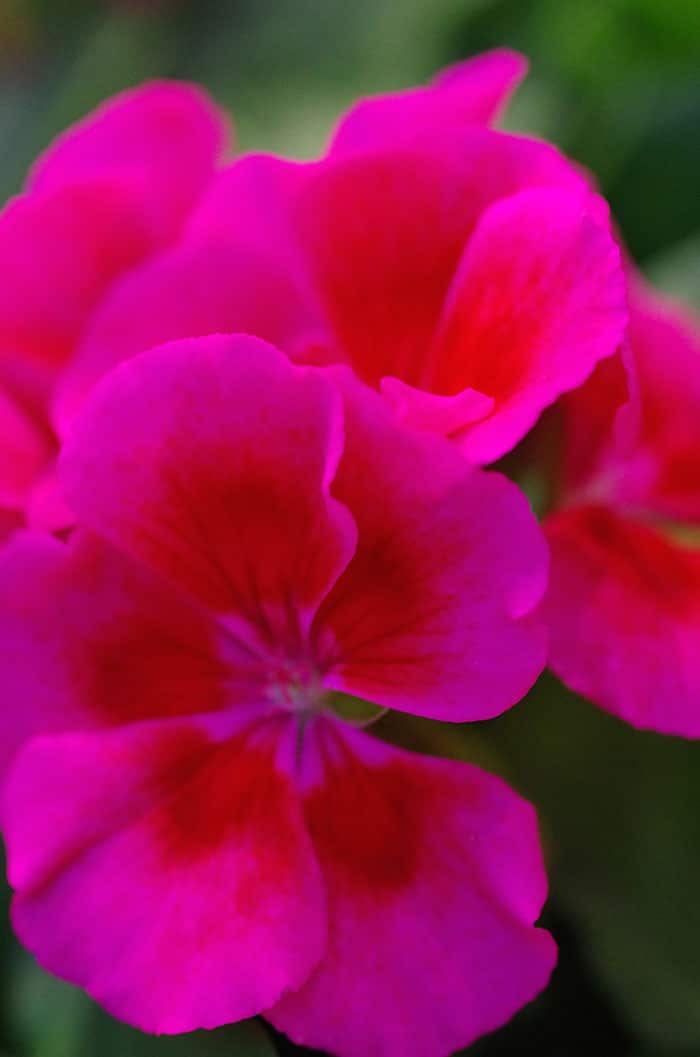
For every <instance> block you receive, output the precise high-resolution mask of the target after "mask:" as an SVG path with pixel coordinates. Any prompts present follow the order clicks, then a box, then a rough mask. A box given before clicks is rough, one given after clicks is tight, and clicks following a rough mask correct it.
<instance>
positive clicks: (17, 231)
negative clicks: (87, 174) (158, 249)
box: [0, 174, 157, 365]
mask: <svg viewBox="0 0 700 1057" xmlns="http://www.w3.org/2000/svg"><path fill="white" fill-rule="evenodd" d="M151 220H152V218H151V217H150V216H149V214H148V213H147V212H145V211H143V210H142V209H141V207H140V201H139V194H138V188H137V187H135V186H134V183H133V180H132V179H131V178H130V176H129V174H127V176H126V177H124V176H123V175H121V174H118V175H116V176H113V175H111V174H107V175H105V176H103V177H100V178H96V179H94V180H93V181H92V182H90V183H82V184H74V185H69V186H67V187H61V186H59V187H56V188H51V189H49V190H47V191H46V192H45V193H41V194H38V193H37V194H33V195H24V196H22V197H20V198H17V199H15V200H14V201H12V202H10V204H9V205H8V206H6V208H5V209H4V210H3V212H2V213H1V214H0V269H1V270H2V273H3V276H4V279H3V283H2V287H1V288H0V344H1V345H2V347H3V348H4V349H8V350H10V351H11V352H14V353H17V354H21V355H23V356H28V357H31V358H32V359H34V360H36V361H38V362H40V363H48V364H55V365H60V364H61V363H62V362H64V361H65V360H66V358H67V357H68V356H69V355H70V353H71V352H72V350H73V347H74V345H75V342H76V341H77V339H78V337H79V335H80V332H81V330H82V328H83V326H84V325H85V321H86V319H87V317H88V314H89V313H90V312H91V311H92V309H93V308H94V307H95V305H96V304H97V302H98V300H99V298H100V297H101V296H102V295H103V293H104V291H105V290H106V288H107V287H108V286H109V284H110V283H111V282H112V281H113V280H114V279H115V278H116V277H117V276H118V275H119V274H121V272H123V271H124V270H125V269H127V268H129V267H133V265H134V264H136V263H138V262H139V261H141V260H142V259H143V258H144V256H145V255H146V254H147V253H149V252H150V251H151V250H152V249H153V246H154V244H155V242H156V241H157V237H156V232H155V231H154V228H153V225H152V222H151Z"/></svg>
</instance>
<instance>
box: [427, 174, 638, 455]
mask: <svg viewBox="0 0 700 1057" xmlns="http://www.w3.org/2000/svg"><path fill="white" fill-rule="evenodd" d="M626 322H627V309H626V296H625V281H624V276H623V273H622V267H621V263H620V253H619V250H618V247H617V245H616V243H615V242H614V240H613V238H612V236H611V234H610V233H609V232H608V231H607V230H606V229H604V228H602V227H601V226H599V224H598V223H597V222H596V220H594V219H593V216H592V214H591V212H590V210H589V208H588V204H587V201H586V199H585V198H584V197H583V196H582V195H581V194H573V193H572V192H570V191H562V190H559V189H547V190H544V189H538V190H528V191H523V192H521V193H520V194H518V195H513V196H512V197H510V198H507V199H505V200H504V201H502V202H499V203H497V204H495V205H493V206H492V207H491V208H490V209H489V210H487V211H486V212H485V213H484V215H483V217H482V218H481V221H480V223H479V225H478V227H477V229H476V231H475V233H474V236H473V238H472V239H471V241H470V243H469V245H468V246H467V249H466V252H465V255H464V258H463V260H462V263H461V265H460V268H459V270H458V272H457V275H456V277H455V279H454V282H453V285H452V289H451V291H450V293H449V295H448V299H447V302H446V306H445V309H444V315H443V320H442V324H441V329H440V331H439V333H438V335H437V338H436V342H435V347H434V349H433V357H434V373H433V375H432V378H431V388H433V389H434V390H435V391H436V392H440V393H447V394H449V393H459V392H461V391H462V390H463V389H466V388H472V389H476V390H478V391H479V392H480V393H484V394H486V395H488V396H491V397H493V398H494V400H495V402H496V404H495V407H494V410H493V412H492V414H491V415H490V416H489V418H488V419H486V420H484V421H483V422H480V423H477V424H476V425H474V426H472V427H471V428H468V429H465V431H464V433H463V435H462V436H461V437H459V436H458V438H457V439H458V440H459V443H460V447H461V448H462V450H463V452H464V454H465V455H467V457H468V458H470V459H471V460H473V461H474V462H477V463H482V462H490V461H492V460H494V459H496V458H498V457H500V456H501V455H504V454H505V453H506V452H507V451H509V450H510V448H512V447H513V445H514V444H515V443H516V442H517V441H518V440H520V439H521V437H522V436H523V434H524V433H525V432H526V431H527V430H528V429H530V428H531V427H532V425H533V424H534V422H535V421H536V419H537V418H538V416H539V414H540V412H541V411H542V410H543V409H544V408H545V407H546V406H547V405H548V404H551V403H553V402H554V400H555V399H556V398H557V397H558V396H559V395H560V394H561V393H563V392H566V391H567V390H569V389H573V388H575V387H576V386H578V385H580V384H581V383H582V382H583V381H585V379H586V378H587V377H588V375H589V374H590V373H591V371H592V370H593V368H594V367H595V365H596V363H598V361H599V360H601V359H604V358H605V357H607V356H610V355H612V354H613V353H614V352H616V351H617V349H618V348H619V346H620V342H621V340H622V337H623V333H624V328H625V324H626ZM467 425H468V423H467Z"/></svg>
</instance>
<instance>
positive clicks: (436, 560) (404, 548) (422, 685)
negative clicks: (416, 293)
mask: <svg viewBox="0 0 700 1057" xmlns="http://www.w3.org/2000/svg"><path fill="white" fill-rule="evenodd" d="M331 375H332V377H334V379H335V380H336V383H337V384H338V385H339V386H340V387H341V388H342V389H343V392H344V396H345V401H346V441H345V451H344V455H343V458H342V460H341V462H340V466H339V468H338V473H337V475H336V479H335V481H334V484H333V494H334V495H335V496H336V497H337V498H338V499H340V500H341V502H342V503H343V504H345V505H346V506H347V507H348V508H349V509H350V511H351V513H352V515H353V517H354V519H355V521H356V523H357V526H358V529H359V541H358V547H357V552H356V554H355V556H354V558H353V559H352V561H351V562H350V564H349V566H348V567H347V569H346V570H345V572H344V573H343V575H342V576H341V577H340V579H339V580H338V582H337V583H336V585H335V586H334V587H333V588H332V590H331V592H330V593H329V595H328V597H327V598H326V600H325V602H324V603H323V606H322V607H321V610H320V612H319V615H318V618H317V621H316V626H315V630H316V636H317V639H318V643H319V646H318V649H319V652H320V653H321V655H324V656H325V658H326V663H327V664H329V665H330V666H331V670H330V672H329V673H328V675H327V676H326V685H328V686H330V687H332V688H334V689H336V690H342V691H346V692H348V693H351V694H357V695H359V696H361V697H366V698H368V699H369V700H372V701H376V702H378V703H380V704H383V705H386V706H388V707H390V708H397V709H401V710H403V711H407V712H413V713H416V714H419V715H427V716H433V717H435V718H440V719H450V720H468V719H485V718H488V717H490V716H494V715H497V714H498V713H500V712H502V711H503V710H504V709H506V708H509V707H510V706H511V705H513V704H515V702H516V701H518V700H519V699H520V698H521V697H522V696H523V695H524V694H525V693H526V692H527V690H528V689H529V688H530V686H531V685H532V684H533V682H534V681H535V679H536V678H537V676H538V675H539V673H540V672H541V670H542V667H543V665H544V657H545V643H544V637H543V629H542V627H541V624H540V623H539V621H537V620H534V619H533V618H532V615H531V614H532V610H533V607H534V606H535V605H536V604H537V603H538V601H539V599H540V598H541V595H542V592H543V590H544V586H545V582H546V574H547V554H546V549H545V546H544V540H543V538H542V535H541V532H540V529H539V527H538V525H537V523H536V521H535V519H534V517H533V516H532V513H531V511H530V509H529V507H528V504H527V501H526V500H525V497H524V496H523V495H522V494H521V493H520V492H519V491H518V489H517V488H516V487H515V486H514V485H512V484H511V483H510V482H508V481H506V480H505V478H502V477H501V476H500V475H497V474H486V473H483V472H482V471H477V470H473V469H471V468H470V467H469V466H468V465H467V464H466V463H465V461H464V460H463V459H462V458H461V456H460V455H459V454H458V453H457V451H456V450H455V449H454V448H453V447H452V446H451V445H450V444H448V443H447V442H446V441H444V440H443V439H442V438H439V437H431V436H429V435H427V434H420V433H417V432H413V431H410V430H407V429H405V428H403V427H401V426H399V425H398V424H397V423H396V422H395V420H394V418H393V417H392V415H391V414H390V411H389V409H388V408H387V406H386V404H385V403H384V401H382V400H381V399H380V398H379V397H378V396H377V395H376V394H374V393H372V392H371V391H370V390H369V389H367V388H365V387H364V386H362V385H361V384H360V383H359V382H357V381H355V380H354V379H353V377H352V375H351V374H350V372H349V371H347V369H344V368H335V369H331ZM514 539H517V541H518V545H517V547H514V546H513V540H514Z"/></svg>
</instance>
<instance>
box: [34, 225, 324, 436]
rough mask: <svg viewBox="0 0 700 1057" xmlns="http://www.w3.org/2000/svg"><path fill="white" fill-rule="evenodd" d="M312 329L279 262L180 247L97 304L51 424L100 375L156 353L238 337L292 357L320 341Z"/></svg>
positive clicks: (253, 254)
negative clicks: (198, 340) (214, 337)
mask: <svg viewBox="0 0 700 1057" xmlns="http://www.w3.org/2000/svg"><path fill="white" fill-rule="evenodd" d="M318 325H319V324H318V318H317V317H315V316H314V315H313V314H312V313H311V312H310V311H309V310H308V308H307V307H306V305H305V302H304V298H303V296H302V295H301V293H300V291H299V288H298V286H297V285H296V283H295V280H294V277H293V274H292V272H291V271H289V270H287V269H286V268H285V267H284V265H283V263H282V262H278V261H276V260H274V259H271V260H270V259H267V258H266V257H264V256H263V255H262V254H261V253H259V252H257V251H255V250H247V249H246V248H245V247H243V246H229V245H227V244H225V243H222V242H220V241H218V242H217V241H214V242H198V243H196V244H194V245H192V244H185V245H184V246H181V247H178V248H177V249H174V250H172V251H170V252H168V253H165V254H162V255H160V256H158V257H156V258H155V259H154V260H152V261H148V262H147V263H146V264H144V265H143V266H142V267H141V268H138V269H136V270H134V271H133V272H131V273H130V274H129V275H127V276H126V277H125V279H124V280H123V281H122V282H120V283H119V284H117V285H116V286H115V288H114V289H113V290H112V291H111V293H110V294H108V295H107V297H106V298H105V299H104V301H103V303H102V304H101V305H100V307H99V308H98V309H97V311H96V313H95V315H94V317H93V319H92V321H91V324H90V327H89V329H88V330H87V333H86V335H85V338H84V340H83V342H82V344H81V346H80V350H79V352H78V355H77V357H76V358H75V360H74V362H73V363H72V364H71V365H70V366H69V367H68V369H67V371H66V372H65V374H64V375H63V377H62V379H61V381H60V383H59V387H58V393H57V399H56V405H55V418H56V421H57V424H58V426H59V428H60V429H61V431H62V432H63V431H65V429H66V427H67V425H68V423H69V422H70V421H71V419H72V418H73V417H74V415H75V413H76V412H77V411H78V410H79V408H80V407H81V406H82V404H83V403H84V401H85V399H86V397H87V396H88V395H89V393H90V391H91V390H92V388H93V386H94V385H95V383H96V382H97V381H98V379H99V378H101V377H102V375H103V374H105V373H106V372H107V371H108V370H110V369H111V368H112V367H114V366H115V365H116V364H118V363H120V362H121V361H122V360H125V359H128V358H129V357H130V356H133V355H134V354H135V353H138V352H143V351H145V350H146V349H149V348H152V347H153V346H155V345H160V344H162V343H163V342H166V341H172V340H175V339H178V338H193V337H202V336H205V335H208V334H214V333H217V332H218V333H230V332H233V331H241V332H244V333H249V334H255V335H256V336H257V337H262V338H265V339H266V340H269V341H272V342H273V343H274V344H276V345H277V346H279V347H281V348H285V349H288V350H289V351H295V350H298V349H300V348H301V347H302V346H310V345H313V344H317V343H319V342H320V341H321V340H322V339H321V338H320V337H319V336H318V334H317V328H318Z"/></svg>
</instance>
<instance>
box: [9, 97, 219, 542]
mask: <svg viewBox="0 0 700 1057" xmlns="http://www.w3.org/2000/svg"><path fill="white" fill-rule="evenodd" d="M227 144H228V124H227V121H226V119H225V118H224V116H223V115H222V114H221V113H220V112H219V111H217V110H216V108H215V107H214V105H213V104H212V103H211V102H210V101H209V100H208V99H207V97H206V96H205V95H204V93H203V92H201V91H200V90H199V89H197V88H194V87H190V86H188V85H185V84H175V83H168V82H162V83H153V84H149V85H145V86H143V87H142V88H138V89H136V90H133V91H130V92H125V93H124V94H123V95H121V96H117V97H116V98H115V99H113V100H111V101H110V102H109V103H107V104H105V105H104V106H102V107H100V108H99V109H98V110H97V111H96V112H95V113H94V114H92V115H91V116H90V117H89V118H87V119H86V120H85V121H83V122H81V123H79V124H78V125H76V126H74V127H73V128H72V129H70V130H69V131H68V132H66V133H65V134H64V135H62V136H61V137H59V139H58V140H57V141H56V142H55V143H54V144H53V146H52V147H51V148H50V149H49V150H48V151H47V152H46V153H45V154H44V155H43V156H42V157H41V158H40V159H39V160H38V162H37V163H36V165H35V166H34V168H33V169H32V171H31V173H30V175H29V178H28V180H27V184H26V188H25V190H24V191H23V193H22V194H21V195H19V196H18V197H17V198H15V199H14V200H12V201H11V202H10V203H9V204H8V205H7V206H6V207H5V209H4V210H3V211H2V213H1V214H0V268H1V269H2V274H3V283H2V289H1V290H0V443H1V444H2V458H1V459H0V536H1V535H2V533H3V531H4V530H3V525H4V526H5V527H6V528H7V527H8V526H11V525H13V524H15V523H16V522H18V521H19V522H21V521H22V520H23V519H24V516H25V513H26V512H27V511H29V514H30V520H36V521H38V522H39V523H41V524H43V523H46V524H47V525H48V526H49V527H58V526H60V525H61V523H62V521H63V519H64V517H65V513H64V511H63V510H62V502H61V500H60V497H59V496H58V495H57V494H56V492H55V488H54V485H53V477H52V464H53V460H54V457H55V453H56V449H57V441H56V437H55V434H54V431H53V424H52V421H51V401H52V393H53V391H54V389H55V386H56V383H57V380H58V378H60V376H61V372H62V371H63V370H64V369H65V367H66V364H67V363H69V362H70V360H71V358H72V356H73V355H74V354H75V353H76V350H77V349H78V348H79V346H80V343H81V341H82V339H83V337H84V335H85V332H86V330H87V329H88V327H89V323H90V320H91V318H92V315H93V313H94V311H95V309H96V307H97V306H98V305H99V303H100V302H101V301H102V300H103V299H104V298H105V296H106V295H107V293H108V292H109V291H110V290H111V289H112V288H113V287H114V286H115V284H116V283H117V282H118V281H119V279H121V278H123V276H124V275H126V274H128V273H129V271H130V270H132V269H134V268H135V267H137V266H138V265H141V264H143V262H144V261H145V260H146V259H148V258H149V257H151V256H152V255H153V254H155V253H156V252H157V251H160V250H163V249H164V248H165V247H166V246H170V245H171V244H172V243H173V242H174V241H175V240H176V239H177V237H178V235H179V233H180V231H181V229H182V226H183V223H184V220H185V217H186V216H187V214H188V212H189V211H190V210H191V209H192V207H193V205H194V203H195V202H196V200H197V199H198V197H199V196H200V195H201V193H202V191H203V189H204V187H205V185H206V184H207V183H208V181H209V180H210V179H211V177H212V176H213V173H214V170H215V167H216V165H217V163H218V162H220V161H221V160H222V156H223V153H224V151H225V149H226V147H227ZM44 478H45V479H44Z"/></svg>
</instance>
